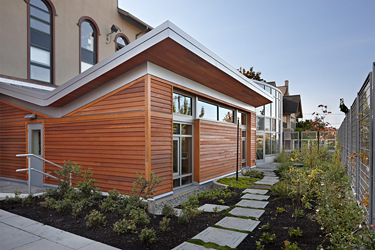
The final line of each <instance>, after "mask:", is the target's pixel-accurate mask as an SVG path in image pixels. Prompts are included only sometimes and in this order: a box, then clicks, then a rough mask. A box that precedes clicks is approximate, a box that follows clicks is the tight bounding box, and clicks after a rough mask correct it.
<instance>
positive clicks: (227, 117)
mask: <svg viewBox="0 0 375 250" xmlns="http://www.w3.org/2000/svg"><path fill="white" fill-rule="evenodd" d="M219 121H223V122H230V123H233V110H231V109H226V108H223V107H219Z"/></svg>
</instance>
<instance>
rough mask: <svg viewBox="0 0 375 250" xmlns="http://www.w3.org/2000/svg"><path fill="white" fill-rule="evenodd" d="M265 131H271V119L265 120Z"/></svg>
mask: <svg viewBox="0 0 375 250" xmlns="http://www.w3.org/2000/svg"><path fill="white" fill-rule="evenodd" d="M265 130H266V131H271V119H270V118H266V123H265Z"/></svg>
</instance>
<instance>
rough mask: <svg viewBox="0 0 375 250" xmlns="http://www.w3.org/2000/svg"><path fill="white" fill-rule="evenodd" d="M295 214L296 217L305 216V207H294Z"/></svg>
mask: <svg viewBox="0 0 375 250" xmlns="http://www.w3.org/2000/svg"><path fill="white" fill-rule="evenodd" d="M293 216H294V217H296V218H297V217H300V218H301V217H303V216H305V213H304V212H303V209H300V208H296V209H294V213H293Z"/></svg>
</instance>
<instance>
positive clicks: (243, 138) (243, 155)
mask: <svg viewBox="0 0 375 250" xmlns="http://www.w3.org/2000/svg"><path fill="white" fill-rule="evenodd" d="M241 142H242V144H241V151H242V152H241V166H242V167H243V168H244V167H246V149H247V147H246V131H242V140H241Z"/></svg>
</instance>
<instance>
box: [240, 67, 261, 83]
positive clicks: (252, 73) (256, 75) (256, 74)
mask: <svg viewBox="0 0 375 250" xmlns="http://www.w3.org/2000/svg"><path fill="white" fill-rule="evenodd" d="M253 69H254V67H250V69H249V70H247V71H246V70H245V69H243V68H241V67H240V69H239V70H238V71H239V72H241V74H243V75H244V76H246V77H247V78H250V79H254V80H258V81H265V80H263V79H262V78H260V75H261V74H262V73H261V72H255V71H254V70H253Z"/></svg>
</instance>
